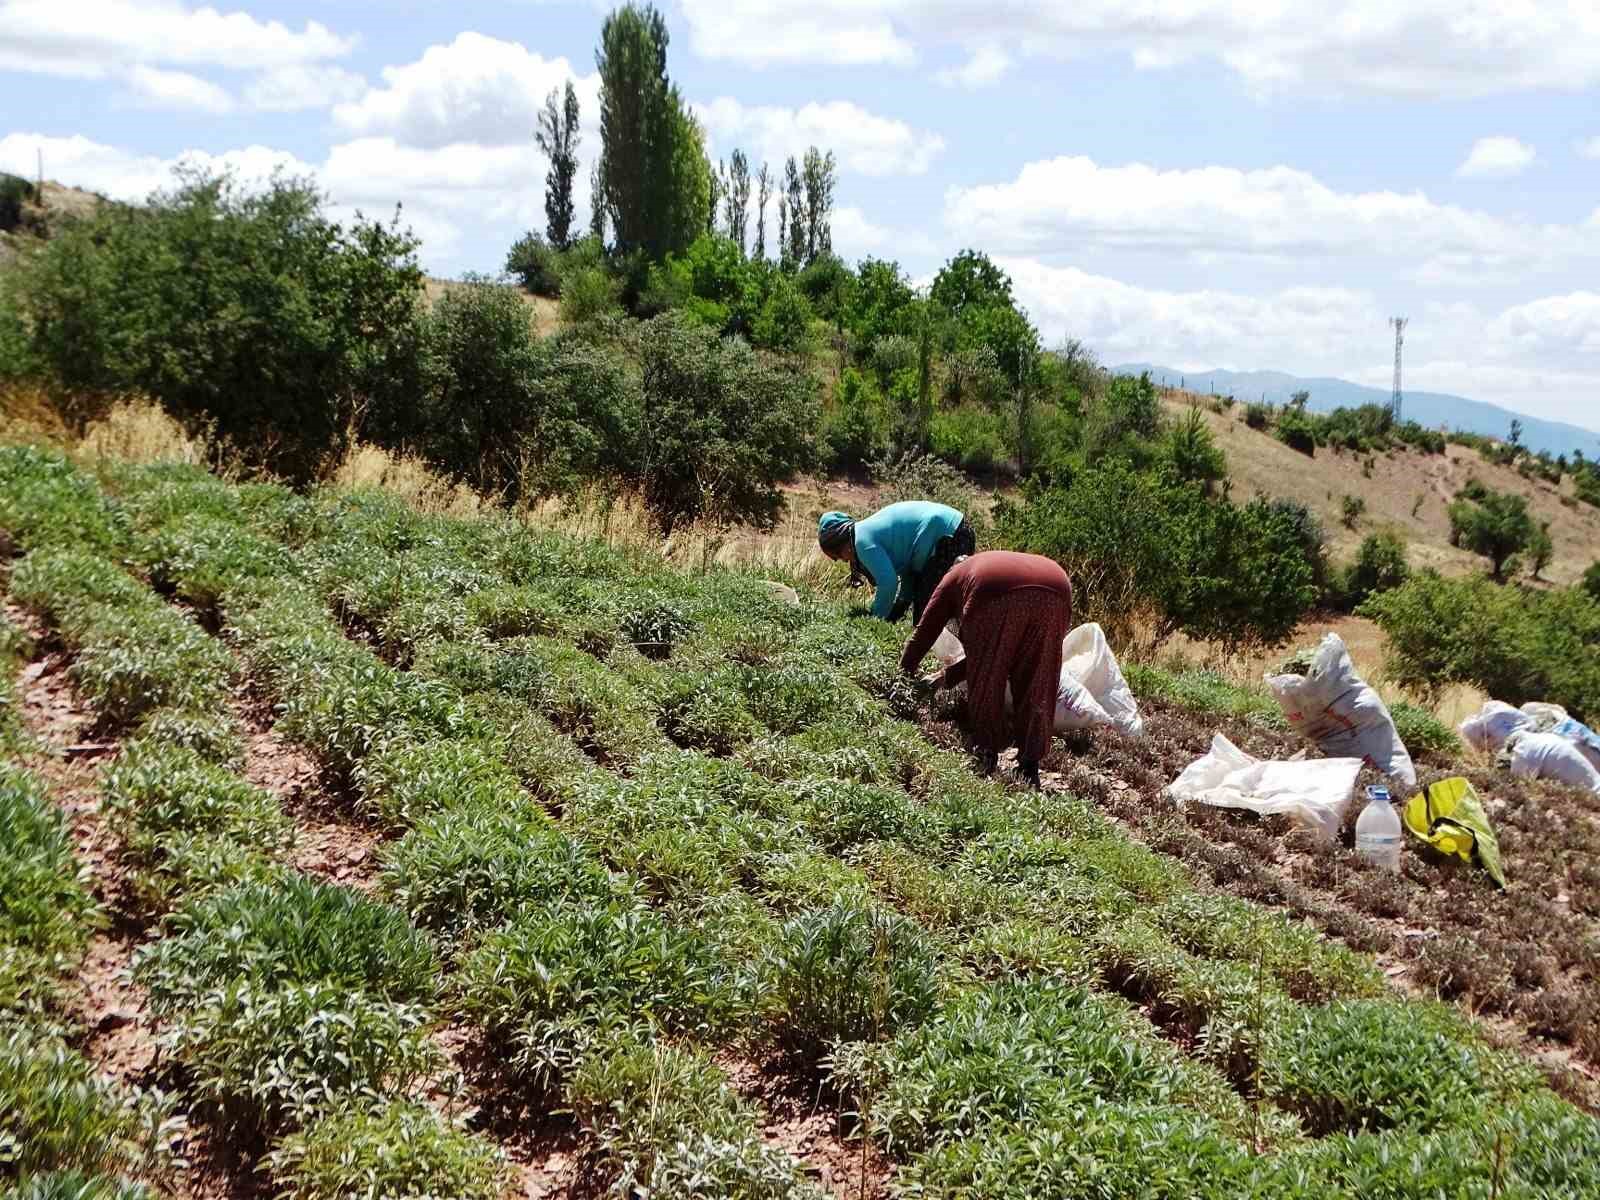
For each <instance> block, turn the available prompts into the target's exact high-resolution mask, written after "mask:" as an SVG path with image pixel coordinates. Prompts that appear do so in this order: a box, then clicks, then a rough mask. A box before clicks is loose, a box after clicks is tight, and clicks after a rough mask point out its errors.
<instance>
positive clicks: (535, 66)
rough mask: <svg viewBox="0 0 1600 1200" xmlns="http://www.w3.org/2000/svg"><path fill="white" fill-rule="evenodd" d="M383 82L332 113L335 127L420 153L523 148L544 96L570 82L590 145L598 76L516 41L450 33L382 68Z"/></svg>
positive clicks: (595, 136)
mask: <svg viewBox="0 0 1600 1200" xmlns="http://www.w3.org/2000/svg"><path fill="white" fill-rule="evenodd" d="M383 79H384V86H383V87H378V88H372V89H370V90H369V91H368V92H367V93H366V94H365V95H364V96H361V97H360V98H359V99H356V100H353V101H351V102H349V103H346V104H341V105H339V106H338V107H336V108H335V109H334V119H335V121H336V122H337V123H338V124H339V125H340V127H341V128H343V129H345V130H346V131H348V132H350V133H352V134H377V135H389V136H392V137H394V138H395V139H396V140H397V141H399V142H402V143H404V144H406V145H410V146H421V147H425V148H438V147H442V146H448V145H450V144H452V143H457V142H472V143H477V144H480V145H485V146H509V145H515V144H520V143H524V142H525V143H528V144H530V145H531V144H532V142H533V131H534V128H535V122H536V120H537V118H538V113H539V110H540V109H541V108H543V107H544V101H545V97H546V96H547V95H548V94H549V93H550V90H551V89H552V88H557V87H561V86H563V85H564V84H565V83H566V81H567V80H568V79H571V80H572V81H573V83H574V85H575V86H576V88H577V91H578V103H579V108H580V111H581V114H582V117H581V124H582V127H583V129H584V130H585V131H586V132H588V133H589V134H590V135H591V137H592V138H593V139H594V140H595V141H598V133H597V131H598V121H599V96H600V91H599V88H600V84H599V77H598V75H595V74H589V75H579V74H578V73H577V72H576V71H575V70H574V69H573V68H572V65H571V64H570V63H568V62H567V60H566V59H565V58H554V59H546V58H543V57H541V56H540V55H538V54H533V53H530V52H529V51H528V49H527V48H526V47H524V46H522V45H520V44H519V43H517V42H505V41H501V40H499V39H498V38H491V37H485V36H484V35H483V34H481V33H462V34H458V35H457V36H456V39H455V41H453V42H451V43H450V44H449V45H441V46H429V47H428V49H427V50H425V51H423V54H422V57H421V58H419V59H418V60H416V61H415V62H412V63H407V64H406V65H404V66H399V67H385V68H384V69H383ZM591 144H593V143H592V142H591Z"/></svg>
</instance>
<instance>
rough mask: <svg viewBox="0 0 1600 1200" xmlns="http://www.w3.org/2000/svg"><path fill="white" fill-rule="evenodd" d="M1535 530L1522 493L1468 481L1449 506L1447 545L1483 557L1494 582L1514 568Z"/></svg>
mask: <svg viewBox="0 0 1600 1200" xmlns="http://www.w3.org/2000/svg"><path fill="white" fill-rule="evenodd" d="M1469 489H1471V490H1469ZM1538 533H1539V530H1538V528H1537V526H1535V525H1534V523H1533V518H1532V517H1531V516H1529V515H1528V500H1527V497H1526V496H1517V495H1513V494H1512V493H1510V492H1494V491H1490V490H1488V489H1487V488H1483V487H1482V486H1481V485H1480V486H1479V487H1477V488H1472V486H1471V485H1470V484H1469V485H1468V487H1467V488H1463V489H1462V490H1461V493H1460V494H1459V495H1458V497H1457V499H1456V500H1455V501H1454V502H1452V503H1451V505H1450V543H1451V545H1454V546H1460V547H1461V548H1462V549H1463V550H1470V551H1472V553H1474V554H1481V555H1482V556H1483V557H1484V558H1487V559H1488V560H1489V576H1490V578H1492V579H1494V580H1496V581H1497V582H1498V581H1503V580H1504V579H1505V577H1506V575H1507V573H1508V572H1514V571H1515V570H1516V568H1517V561H1518V560H1517V556H1518V554H1519V553H1520V552H1522V551H1523V550H1527V549H1530V548H1531V547H1532V546H1533V543H1534V541H1535V539H1536V537H1537V535H1538Z"/></svg>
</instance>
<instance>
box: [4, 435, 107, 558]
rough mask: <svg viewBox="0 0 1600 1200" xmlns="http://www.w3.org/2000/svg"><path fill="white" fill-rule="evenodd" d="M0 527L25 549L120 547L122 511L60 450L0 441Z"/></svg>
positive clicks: (99, 548)
mask: <svg viewBox="0 0 1600 1200" xmlns="http://www.w3.org/2000/svg"><path fill="white" fill-rule="evenodd" d="M0 529H3V530H5V532H6V533H8V534H10V536H11V538H12V540H13V541H15V542H16V543H17V544H18V545H19V546H21V547H22V548H23V549H26V550H34V549H39V548H43V547H55V548H57V549H59V548H62V547H72V548H73V549H75V550H79V551H84V552H93V551H101V552H110V551H117V550H120V549H122V548H123V544H124V543H125V542H126V540H127V538H128V520H127V516H126V514H125V513H124V512H123V511H122V510H121V509H120V508H118V507H117V506H116V505H115V504H113V503H112V502H111V501H109V500H107V499H106V498H105V496H103V495H102V494H101V492H100V489H99V488H98V487H97V486H96V485H95V482H94V480H93V479H91V478H90V477H89V476H87V475H85V474H83V473H81V472H79V471H78V470H77V469H76V468H74V467H73V466H72V464H71V463H69V462H68V461H67V460H66V459H65V458H64V457H63V456H62V455H60V454H59V453H56V452H55V451H51V450H41V449H38V448H37V447H34V446H0Z"/></svg>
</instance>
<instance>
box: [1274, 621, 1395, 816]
mask: <svg viewBox="0 0 1600 1200" xmlns="http://www.w3.org/2000/svg"><path fill="white" fill-rule="evenodd" d="M1267 687H1268V688H1269V689H1270V690H1271V692H1272V694H1273V695H1274V696H1275V697H1276V698H1277V701H1278V704H1279V705H1280V706H1281V707H1282V708H1283V715H1284V716H1285V717H1287V718H1288V719H1289V727H1290V728H1291V729H1293V730H1294V731H1295V732H1296V733H1298V734H1300V735H1302V736H1303V737H1308V738H1310V739H1311V740H1312V741H1314V742H1316V744H1317V747H1318V749H1320V750H1321V751H1322V752H1323V753H1324V754H1326V755H1328V756H1329V757H1330V758H1359V759H1362V760H1363V761H1365V762H1366V763H1367V764H1369V765H1370V766H1373V767H1376V768H1377V769H1378V770H1380V771H1382V772H1383V773H1384V774H1385V775H1388V776H1389V777H1390V778H1392V779H1394V780H1396V781H1398V782H1399V783H1401V784H1402V785H1404V786H1405V787H1406V788H1407V789H1408V790H1409V789H1411V788H1415V787H1416V786H1417V769H1416V767H1414V766H1413V765H1412V763H1411V755H1410V753H1409V752H1408V751H1407V750H1406V748H1405V744H1404V743H1403V742H1401V740H1400V735H1399V734H1398V733H1397V732H1395V727H1394V718H1393V717H1391V716H1390V715H1389V709H1388V706H1387V705H1385V704H1384V702H1383V700H1382V699H1381V698H1379V696H1378V693H1377V692H1375V691H1373V690H1372V688H1371V687H1370V686H1369V685H1368V684H1367V682H1366V681H1365V680H1364V679H1362V678H1361V676H1359V675H1357V674H1356V669H1355V667H1354V666H1352V665H1351V662H1350V654H1349V652H1348V651H1347V650H1346V649H1345V648H1344V640H1343V639H1342V638H1340V636H1339V635H1338V634H1336V633H1330V634H1328V635H1327V636H1326V637H1324V638H1323V639H1322V644H1321V645H1320V646H1318V647H1317V653H1316V655H1315V657H1314V658H1313V659H1312V660H1311V669H1310V670H1309V671H1307V672H1306V674H1304V675H1268V676H1267Z"/></svg>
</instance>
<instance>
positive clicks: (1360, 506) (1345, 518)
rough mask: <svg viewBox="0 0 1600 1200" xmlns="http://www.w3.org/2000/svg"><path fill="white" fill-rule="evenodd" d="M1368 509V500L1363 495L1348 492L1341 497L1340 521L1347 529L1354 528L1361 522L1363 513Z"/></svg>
mask: <svg viewBox="0 0 1600 1200" xmlns="http://www.w3.org/2000/svg"><path fill="white" fill-rule="evenodd" d="M1366 511H1367V502H1366V500H1365V498H1363V497H1361V496H1352V495H1350V493H1349V492H1346V493H1345V494H1344V495H1343V496H1341V497H1340V498H1339V523H1340V524H1341V525H1343V526H1344V527H1345V528H1346V529H1354V528H1355V527H1356V526H1357V525H1358V524H1360V522H1361V517H1362V515H1363V514H1364V513H1365V512H1366Z"/></svg>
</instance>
